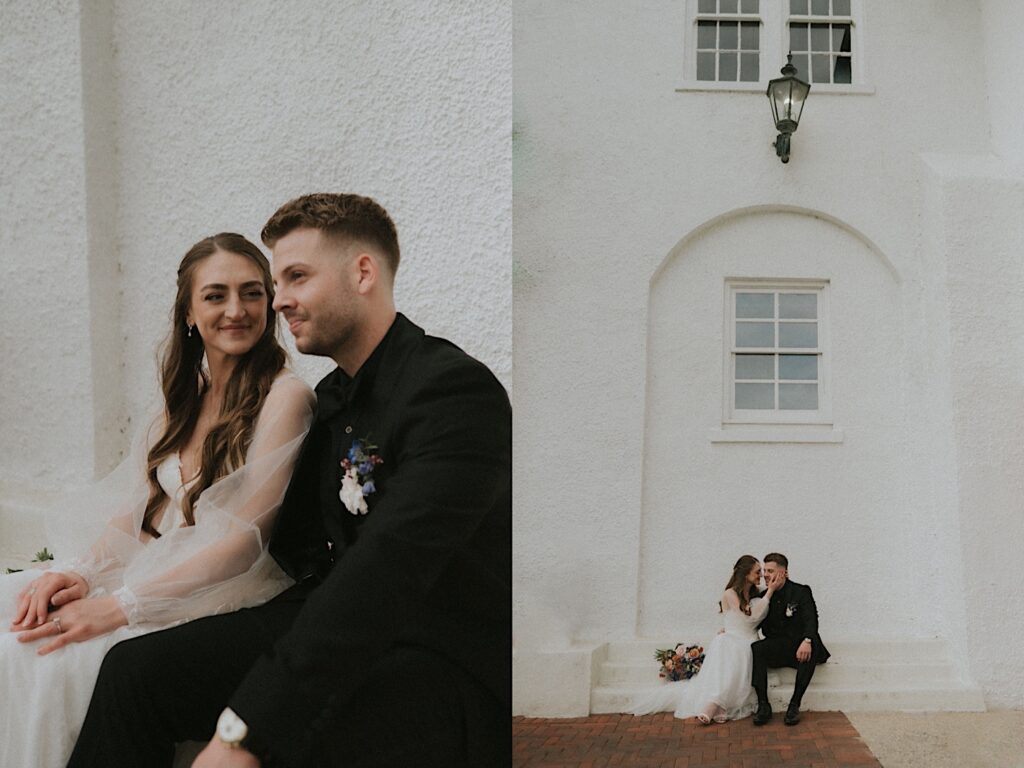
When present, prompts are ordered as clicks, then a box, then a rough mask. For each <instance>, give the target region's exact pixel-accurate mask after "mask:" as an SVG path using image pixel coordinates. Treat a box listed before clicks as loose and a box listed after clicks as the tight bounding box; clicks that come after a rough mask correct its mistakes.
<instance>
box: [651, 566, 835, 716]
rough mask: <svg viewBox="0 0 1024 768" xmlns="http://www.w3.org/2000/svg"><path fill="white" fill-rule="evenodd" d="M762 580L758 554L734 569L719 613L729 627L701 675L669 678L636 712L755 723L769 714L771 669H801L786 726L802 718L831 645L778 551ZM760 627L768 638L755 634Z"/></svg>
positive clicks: (802, 588)
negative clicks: (824, 640) (821, 634)
mask: <svg viewBox="0 0 1024 768" xmlns="http://www.w3.org/2000/svg"><path fill="white" fill-rule="evenodd" d="M763 571H764V582H765V589H764V590H763V591H762V590H761V589H760V585H761V573H762V568H761V564H760V563H759V562H758V561H757V558H756V557H752V556H751V555H744V556H743V557H741V558H740V559H739V560H737V561H736V565H735V566H733V570H732V577H731V578H730V579H729V583H728V584H726V586H725V594H723V595H722V600H721V603H719V610H720V611H721V613H722V621H723V623H724V625H725V628H724V630H722V631H721V632H719V634H718V635H716V636H715V638H714V639H713V640H712V641H711V643H710V644H709V646H708V649H707V651H706V652H705V656H704V664H703V665H702V666H701V669H700V672H698V673H697V675H696V676H695V677H693V678H692V679H690V680H679V681H676V682H672V683H666V684H665V685H663V686H661V687H660V688H658V689H657V690H656V691H654V692H653V693H651V694H650V695H649V696H647V697H646V698H643V699H641V700H640V701H639V702H637V704H636V705H635V706H634V708H633V709H632V713H633V714H634V715H646V714H650V713H651V712H665V711H674V712H675V716H676V717H693V716H696V717H697V719H698V720H699V721H700V722H701V723H702V724H703V725H710V724H711V723H713V722H715V723H724V722H726V721H727V720H737V719H739V718H742V717H746V716H748V715H750V714H751V713H753V714H754V725H764V724H765V723H767V722H768V721H769V720H771V717H772V707H771V704H769V702H768V668H769V667H771V668H775V667H792V668H794V669H796V683H795V685H794V686H793V697H792V698H791V699H790V701H789V707H788V708H787V710H786V716H785V723H786V725H796V724H797V723H798V722H800V702H801V700H802V699H803V695H804V692H805V691H806V690H807V685H808V684H809V683H810V682H811V677H812V676H813V675H814V668H815V666H816V665H818V664H824V663H825V662H826V661H827V660H828V657H829V652H828V649H826V648H825V644H824V643H822V642H821V638H820V637H819V636H818V609H817V606H815V604H814V597H813V595H812V594H811V588H810V587H808V586H805V585H803V584H797V583H796V582H794V581H790V580H789V561H788V560H787V559H786V557H785V555H780V554H779V553H777V552H772V553H771V554H768V555H765V557H764V569H763ZM758 629H760V630H761V632H762V633H763V634H764V639H758Z"/></svg>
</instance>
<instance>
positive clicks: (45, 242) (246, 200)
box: [0, 0, 512, 566]
mask: <svg viewBox="0 0 1024 768" xmlns="http://www.w3.org/2000/svg"><path fill="white" fill-rule="evenodd" d="M511 24H512V13H511V8H510V7H508V4H507V3H504V2H500V1H499V0H495V1H494V2H483V3H473V4H471V5H467V4H464V3H459V2H454V1H448V0H438V1H436V2H434V1H433V0H431V1H430V2H424V3H418V4H415V5H414V6H410V4H408V3H405V2H390V1H387V0H386V1H385V2H360V3H343V4H339V3H334V2H329V1H328V0H312V1H310V2H302V3H277V2H269V1H268V2H263V1H262V0H255V1H253V0H224V1H221V0H218V2H216V3H210V2H204V1H203V0H180V1H176V2H167V3H163V2H161V3H138V2H127V1H122V0H88V1H86V0H81V1H79V0H54V2H48V3H23V2H17V1H16V0H0V72H3V77H0V156H2V158H3V162H4V172H3V174H2V175H0V265H2V267H3V274H4V278H3V280H2V282H0V296H2V299H3V300H2V301H0V359H2V360H3V361H4V364H3V365H2V366H0V425H2V429H0V555H9V556H11V557H22V556H25V555H28V556H29V557H30V556H31V554H32V553H34V552H35V551H37V550H38V549H41V548H42V547H43V546H44V545H46V543H47V542H46V540H45V533H44V532H43V530H42V527H41V526H40V524H39V523H40V520H39V518H40V515H39V512H40V510H41V509H44V508H45V506H46V504H47V501H48V500H49V499H50V498H51V496H52V492H53V491H66V490H67V489H68V488H69V487H74V486H75V485H77V484H82V483H88V482H90V481H91V480H92V479H94V478H96V477H98V476H102V475H103V474H105V473H106V472H107V471H108V470H109V469H110V468H111V467H112V466H114V465H115V464H116V463H117V461H118V460H119V457H120V456H121V455H122V454H123V452H124V450H125V449H126V448H127V446H128V445H129V442H130V439H131V437H132V435H133V434H134V433H135V431H136V430H137V429H138V427H139V424H140V422H141V421H143V419H144V417H145V416H146V415H147V414H149V413H151V412H152V409H153V407H154V406H155V405H157V404H158V402H159V394H158V393H159V390H158V388H157V377H156V374H157V367H156V362H155V361H156V354H155V351H156V349H157V347H158V345H159V343H160V342H161V340H162V339H163V338H164V337H165V336H166V334H167V333H168V331H169V318H170V311H171V305H172V302H173V298H174V291H175V288H174V279H175V272H176V270H177V266H178V263H179V261H180V259H181V257H182V256H183V255H184V254H185V252H186V251H187V250H188V248H189V247H190V246H191V245H192V244H193V243H195V242H196V241H198V240H199V239H201V238H203V237H205V236H208V235H211V234H214V233H216V232H221V231H235V232H240V233H241V234H244V235H245V236H247V237H248V238H249V239H251V240H252V241H253V242H255V243H257V244H259V242H260V241H259V233H260V230H261V228H262V226H263V224H264V223H265V222H266V220H267V219H268V218H269V216H270V215H271V214H272V213H273V212H274V211H275V210H276V209H277V207H278V206H280V205H281V204H283V203H284V202H286V201H287V200H289V199H291V198H293V197H296V196H298V195H301V194H306V193H310V192H322V191H337V192H355V193H359V194H365V195H369V196H372V197H374V198H375V199H377V200H378V201H379V202H380V203H381V204H382V205H384V207H385V208H387V209H388V211H389V212H390V214H391V215H392V217H393V218H394V220H395V223H396V225H397V228H398V232H399V241H400V244H401V248H402V256H403V258H402V266H401V270H400V272H399V275H398V280H397V282H396V302H397V305H398V308H399V310H400V311H403V312H405V314H407V315H408V316H409V317H410V318H411V319H412V320H413V321H414V322H417V323H418V324H420V325H421V326H423V327H424V328H425V329H426V330H427V332H428V333H432V334H435V335H439V336H444V337H447V338H449V339H451V340H452V341H453V342H455V343H457V344H459V345H460V346H462V347H463V348H464V349H466V350H467V351H468V352H469V353H470V354H472V355H474V356H475V357H478V358H479V359H481V360H482V361H484V362H485V363H487V364H488V365H489V366H490V367H491V368H492V370H494V371H495V373H496V374H497V375H498V377H499V378H500V379H501V380H502V381H503V382H504V383H505V384H506V385H507V386H508V385H510V383H511V369H512V349H511V332H512V331H511V323H512V294H511V269H510V263H511V207H512V199H511V186H512V183H511V146H510V138H509V137H510V131H511V115H512V106H511V102H510V99H509V93H510V91H511V74H512V40H511V38H512V32H511ZM281 337H282V339H285V340H286V341H287V343H288V344H290V343H291V340H290V337H289V336H288V333H287V330H285V329H282V333H281ZM293 365H294V367H295V368H296V369H297V370H298V371H299V372H300V374H302V375H303V376H304V377H305V378H306V379H307V380H308V381H310V382H311V383H315V382H316V381H317V380H318V379H319V378H320V377H321V375H323V374H324V373H326V372H327V371H328V370H329V369H330V368H331V367H333V366H332V364H331V363H329V362H325V361H323V360H316V359H312V358H305V357H303V356H301V355H293ZM59 554H60V553H58V555H59ZM6 564H7V563H6V562H5V561H2V560H0V566H2V565H6Z"/></svg>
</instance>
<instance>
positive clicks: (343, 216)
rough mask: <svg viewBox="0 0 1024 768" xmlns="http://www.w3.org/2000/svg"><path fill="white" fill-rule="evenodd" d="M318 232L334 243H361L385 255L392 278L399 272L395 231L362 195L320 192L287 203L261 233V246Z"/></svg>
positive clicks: (374, 203)
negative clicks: (299, 233) (292, 235)
mask: <svg viewBox="0 0 1024 768" xmlns="http://www.w3.org/2000/svg"><path fill="white" fill-rule="evenodd" d="M300 227H308V228H310V229H319V230H320V231H321V232H323V233H324V235H325V236H327V237H330V238H332V239H333V240H335V241H341V242H347V241H349V240H362V241H364V242H367V243H369V244H370V245H374V246H376V247H377V248H379V249H380V250H381V252H382V253H383V254H384V258H385V261H386V262H387V265H388V268H389V269H390V270H391V275H392V277H393V276H394V275H395V273H396V272H397V271H398V261H399V256H400V254H399V251H398V230H396V229H395V223H394V222H393V221H392V220H391V217H390V216H388V212H387V211H385V210H384V208H383V206H381V205H380V203H378V202H377V201H376V200H373V199H371V198H369V197H363V196H362V195H349V194H334V193H330V192H321V193H317V194H313V195H303V196H302V197H297V198H295V199H294V200H289V201H288V202H287V203H285V204H284V205H282V206H281V207H280V208H278V209H277V211H275V213H274V215H273V216H271V217H270V219H269V220H268V221H267V223H266V226H264V227H263V231H262V232H261V233H260V237H261V238H262V239H263V244H264V245H266V246H267V248H273V247H274V243H276V242H277V241H278V240H280V239H281V238H282V237H284V236H285V235H287V234H288V233H289V232H291V231H292V230H294V229H299V228H300Z"/></svg>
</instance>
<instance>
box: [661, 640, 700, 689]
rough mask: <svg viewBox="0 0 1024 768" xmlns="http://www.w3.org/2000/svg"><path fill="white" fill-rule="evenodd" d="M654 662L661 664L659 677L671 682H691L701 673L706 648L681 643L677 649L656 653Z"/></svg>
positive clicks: (667, 649)
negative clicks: (690, 680)
mask: <svg viewBox="0 0 1024 768" xmlns="http://www.w3.org/2000/svg"><path fill="white" fill-rule="evenodd" d="M654 660H655V661H658V662H661V671H660V672H658V677H663V678H665V679H666V680H668V681H669V682H674V681H676V680H689V679H690V678H691V677H693V676H694V675H696V674H697V673H698V672H700V667H701V665H702V664H703V663H704V648H703V647H701V646H699V645H683V643H679V645H677V646H676V647H675V648H666V649H664V650H657V651H655V652H654Z"/></svg>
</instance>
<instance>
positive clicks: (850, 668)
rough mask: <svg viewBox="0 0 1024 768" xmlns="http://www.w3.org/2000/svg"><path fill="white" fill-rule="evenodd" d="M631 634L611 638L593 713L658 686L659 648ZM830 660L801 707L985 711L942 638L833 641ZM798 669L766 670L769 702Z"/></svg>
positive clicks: (627, 703)
mask: <svg viewBox="0 0 1024 768" xmlns="http://www.w3.org/2000/svg"><path fill="white" fill-rule="evenodd" d="M672 645H673V643H672V642H671V641H668V642H663V643H659V642H657V641H651V640H635V641H627V642H617V643H609V644H608V645H607V646H605V648H604V654H603V658H604V661H603V662H601V663H600V664H599V665H598V669H597V674H596V679H595V681H594V682H595V684H594V686H593V688H592V690H591V701H590V710H591V712H593V713H595V714H596V713H606V712H624V711H628V710H629V709H630V708H631V707H632V703H633V701H634V699H635V698H636V697H637V696H640V695H642V694H644V693H646V692H647V691H649V690H650V689H651V688H652V687H655V686H657V685H661V684H662V683H661V682H660V680H659V678H658V664H657V662H656V661H654V650H655V649H656V648H670V647H672ZM829 650H830V651H831V652H832V658H831V659H830V660H829V661H828V663H827V664H823V665H820V666H819V667H818V668H817V670H816V671H815V673H814V680H813V682H812V683H811V687H810V688H809V689H808V691H807V693H806V695H805V697H804V707H805V708H806V709H818V710H845V711H849V712H858V711H859V712H863V711H876V710H877V711H905V712H916V711H966V712H975V711H984V709H985V702H984V699H983V697H982V694H981V690H980V688H978V687H977V686H975V685H973V684H971V683H969V682H967V681H965V680H964V679H963V678H962V677H961V675H960V673H959V671H958V670H957V668H956V666H955V665H954V664H953V663H952V662H951V660H950V657H949V653H948V650H947V648H946V645H945V643H944V642H943V641H941V640H896V641H877V642H834V643H830V644H829ZM795 675H796V672H795V670H791V669H779V670H772V671H771V672H769V675H768V687H769V696H770V698H771V701H772V705H773V706H774V707H777V708H780V707H781V708H784V707H785V706H786V704H787V702H788V701H789V697H790V696H791V695H792V692H793V680H794V677H795Z"/></svg>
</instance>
